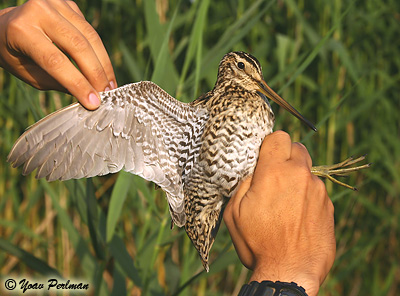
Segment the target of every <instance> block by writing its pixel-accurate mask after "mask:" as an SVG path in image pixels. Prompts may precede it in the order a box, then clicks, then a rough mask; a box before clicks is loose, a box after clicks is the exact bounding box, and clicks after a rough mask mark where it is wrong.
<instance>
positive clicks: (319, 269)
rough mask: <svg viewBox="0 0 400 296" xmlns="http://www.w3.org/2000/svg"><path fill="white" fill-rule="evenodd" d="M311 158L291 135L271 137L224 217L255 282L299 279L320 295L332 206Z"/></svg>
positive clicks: (330, 242) (331, 254) (328, 262)
mask: <svg viewBox="0 0 400 296" xmlns="http://www.w3.org/2000/svg"><path fill="white" fill-rule="evenodd" d="M310 169H311V157H310V155H309V154H308V152H307V149H306V148H305V147H304V146H303V145H301V144H299V143H291V140H290V137H289V135H288V134H287V133H285V132H282V131H278V132H275V133H272V134H271V135H269V136H267V137H266V138H265V140H264V142H263V144H262V147H261V151H260V157H259V160H258V163H257V167H256V170H255V172H254V175H253V177H251V178H248V179H247V180H244V181H243V182H242V183H241V184H240V186H239V188H238V191H237V192H236V194H235V195H234V196H233V197H232V198H231V200H230V201H229V203H228V204H227V206H226V208H225V212H224V220H225V223H226V225H227V227H228V230H229V232H230V235H231V238H232V241H233V244H234V246H235V249H236V251H237V253H238V256H239V258H240V260H241V261H242V263H243V264H244V265H245V266H246V267H247V268H249V269H252V270H253V271H254V272H253V274H252V277H251V279H250V280H251V281H259V282H261V281H263V280H271V281H283V282H292V281H293V282H296V283H297V284H298V285H300V286H302V287H303V288H305V289H306V292H307V293H308V295H310V296H311V295H317V293H318V290H319V287H320V285H321V284H322V282H323V281H324V279H325V277H326V275H327V274H328V272H329V270H330V269H331V267H332V265H333V261H334V259H335V252H336V242H335V235H334V218H333V212H334V208H333V204H332V202H331V200H330V199H329V197H328V195H327V192H326V189H325V185H324V183H323V182H322V181H321V180H320V179H319V178H318V177H316V176H314V175H312V174H311V172H310Z"/></svg>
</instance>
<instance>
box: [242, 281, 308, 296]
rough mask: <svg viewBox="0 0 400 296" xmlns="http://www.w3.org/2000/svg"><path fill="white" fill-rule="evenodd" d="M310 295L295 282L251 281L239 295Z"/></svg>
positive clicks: (243, 287)
mask: <svg viewBox="0 0 400 296" xmlns="http://www.w3.org/2000/svg"><path fill="white" fill-rule="evenodd" d="M255 295H263V296H309V295H307V293H306V291H305V289H304V288H303V287H301V286H299V285H297V284H296V283H294V282H290V283H288V282H280V281H276V282H272V281H262V282H256V281H253V282H250V283H249V284H245V285H243V286H242V288H241V289H240V292H239V294H238V296H255Z"/></svg>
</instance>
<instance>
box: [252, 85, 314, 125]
mask: <svg viewBox="0 0 400 296" xmlns="http://www.w3.org/2000/svg"><path fill="white" fill-rule="evenodd" d="M258 85H259V86H260V89H259V92H261V93H262V94H264V95H265V96H266V97H267V98H268V99H270V100H272V101H274V102H275V103H278V104H279V105H280V106H282V107H283V108H285V109H286V110H287V111H289V112H290V113H292V114H293V115H294V116H296V117H297V118H298V119H300V120H301V121H302V122H304V123H305V124H306V125H308V126H309V127H310V128H311V129H312V130H314V131H315V132H316V131H317V128H316V127H315V126H314V125H313V124H312V123H311V122H310V121H309V120H308V119H306V118H304V117H303V115H301V114H300V113H299V112H298V111H297V110H296V109H294V108H293V106H292V105H290V104H289V103H288V102H286V101H285V100H284V99H282V98H281V97H280V96H279V95H278V94H277V93H276V92H274V91H273V90H272V89H271V88H270V87H269V86H268V85H267V83H266V82H265V81H264V80H261V81H260V82H259V83H258Z"/></svg>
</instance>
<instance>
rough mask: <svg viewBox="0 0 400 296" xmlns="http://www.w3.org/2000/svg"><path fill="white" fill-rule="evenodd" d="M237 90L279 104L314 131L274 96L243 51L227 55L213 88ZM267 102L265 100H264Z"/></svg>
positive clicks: (255, 63) (256, 61)
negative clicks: (255, 93) (251, 93)
mask: <svg viewBox="0 0 400 296" xmlns="http://www.w3.org/2000/svg"><path fill="white" fill-rule="evenodd" d="M227 87H228V88H229V87H233V88H239V89H243V90H245V91H248V92H257V93H258V94H259V95H260V96H261V97H262V98H263V99H264V100H266V99H267V98H268V99H270V100H272V101H274V102H275V103H277V104H279V105H280V106H282V107H283V108H285V109H286V110H287V111H289V112H290V113H291V114H293V115H294V116H296V117H297V118H298V119H300V120H301V121H302V122H304V123H305V124H306V125H307V126H309V127H310V128H311V129H313V130H314V131H317V129H316V128H315V126H314V125H313V124H312V123H311V122H310V121H309V120H307V119H306V118H304V117H303V116H302V115H301V114H300V113H299V112H298V111H297V110H296V109H295V108H293V107H292V106H291V105H290V104H289V103H288V102H286V101H285V100H284V99H282V98H281V97H280V96H279V95H278V94H276V93H275V92H274V91H273V90H272V89H271V88H270V87H269V86H268V85H267V83H266V82H265V81H264V78H263V75H262V70H261V65H260V63H259V62H258V60H257V59H256V58H255V57H253V56H252V55H250V54H248V53H245V52H243V51H235V52H230V53H227V54H226V55H225V56H224V57H223V58H222V60H221V62H220V63H219V68H218V77H217V82H216V84H215V88H222V89H224V90H226V89H227ZM266 101H267V100H266Z"/></svg>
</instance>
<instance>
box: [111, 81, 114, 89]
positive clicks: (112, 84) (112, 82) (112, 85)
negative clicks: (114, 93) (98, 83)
mask: <svg viewBox="0 0 400 296" xmlns="http://www.w3.org/2000/svg"><path fill="white" fill-rule="evenodd" d="M110 86H111V89H114V88H115V84H114V81H110Z"/></svg>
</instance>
